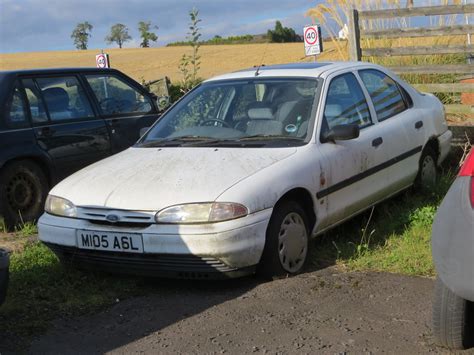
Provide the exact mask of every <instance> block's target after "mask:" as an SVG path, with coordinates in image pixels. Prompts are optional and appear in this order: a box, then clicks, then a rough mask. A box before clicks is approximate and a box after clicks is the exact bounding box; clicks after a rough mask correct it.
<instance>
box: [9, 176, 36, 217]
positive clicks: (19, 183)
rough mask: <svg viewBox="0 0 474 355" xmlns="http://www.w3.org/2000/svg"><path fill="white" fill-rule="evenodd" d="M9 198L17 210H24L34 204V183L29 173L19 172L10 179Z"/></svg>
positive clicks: (12, 206)
mask: <svg viewBox="0 0 474 355" xmlns="http://www.w3.org/2000/svg"><path fill="white" fill-rule="evenodd" d="M7 200H8V203H9V204H10V206H11V208H12V209H13V210H14V211H15V212H17V211H20V212H24V211H26V210H28V209H29V208H30V207H31V206H32V205H34V201H35V190H34V185H33V182H32V181H31V179H30V178H29V177H28V176H27V175H25V174H17V175H15V176H14V177H13V178H12V179H11V180H10V182H9V183H8V185H7Z"/></svg>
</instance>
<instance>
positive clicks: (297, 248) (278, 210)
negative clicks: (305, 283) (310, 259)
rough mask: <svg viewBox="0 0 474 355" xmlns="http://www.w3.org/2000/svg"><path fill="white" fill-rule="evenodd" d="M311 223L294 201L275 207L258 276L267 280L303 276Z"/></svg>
mask: <svg viewBox="0 0 474 355" xmlns="http://www.w3.org/2000/svg"><path fill="white" fill-rule="evenodd" d="M308 240H309V232H308V219H307V216H306V213H305V211H304V209H303V208H302V207H301V206H300V205H299V204H298V203H296V202H294V201H284V202H282V203H281V204H279V205H277V206H276V207H275V210H274V211H273V214H272V217H271V218H270V223H269V225H268V228H267V233H266V240H265V248H264V250H263V255H262V259H261V260H260V264H259V268H258V274H259V275H261V276H263V277H265V278H272V277H278V276H282V275H288V274H290V275H294V274H297V273H298V272H300V271H301V270H302V269H303V267H304V265H305V263H306V259H307V255H308Z"/></svg>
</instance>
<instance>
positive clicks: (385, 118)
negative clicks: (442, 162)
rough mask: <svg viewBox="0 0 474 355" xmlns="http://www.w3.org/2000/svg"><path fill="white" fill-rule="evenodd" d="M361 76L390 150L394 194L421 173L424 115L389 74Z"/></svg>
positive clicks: (362, 72) (364, 72) (364, 73)
mask: <svg viewBox="0 0 474 355" xmlns="http://www.w3.org/2000/svg"><path fill="white" fill-rule="evenodd" d="M359 76H360V78H361V80H362V82H363V84H364V86H365V88H366V89H367V91H368V93H369V95H370V99H371V101H372V103H373V106H374V110H375V114H376V116H377V121H378V122H379V125H380V130H381V131H384V132H386V133H385V134H384V140H385V142H384V144H386V146H387V148H388V149H389V151H388V153H389V155H388V157H387V168H386V169H387V172H388V179H389V180H390V185H391V188H392V189H393V190H400V189H402V188H404V187H406V186H408V185H410V184H411V183H412V182H413V179H414V178H415V176H416V174H417V172H418V161H419V159H420V155H421V150H422V147H423V142H424V139H425V132H424V128H423V125H424V123H423V120H424V119H425V117H424V115H423V112H417V110H415V109H413V108H412V107H410V106H413V105H412V103H411V102H410V100H409V97H407V96H406V95H408V93H405V92H404V91H402V90H403V89H402V88H401V87H400V86H399V85H398V84H397V83H396V82H395V80H394V79H392V78H391V77H389V76H388V75H387V74H385V73H383V72H381V71H379V70H376V69H364V70H360V71H359Z"/></svg>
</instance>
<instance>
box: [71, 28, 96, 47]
mask: <svg viewBox="0 0 474 355" xmlns="http://www.w3.org/2000/svg"><path fill="white" fill-rule="evenodd" d="M92 27H93V26H92V25H91V24H90V23H89V22H87V21H86V22H81V23H78V24H77V25H76V28H75V29H74V30H73V31H72V34H71V38H72V39H73V40H74V45H75V46H76V48H77V49H81V50H82V49H87V42H88V41H89V37H90V36H91V31H92Z"/></svg>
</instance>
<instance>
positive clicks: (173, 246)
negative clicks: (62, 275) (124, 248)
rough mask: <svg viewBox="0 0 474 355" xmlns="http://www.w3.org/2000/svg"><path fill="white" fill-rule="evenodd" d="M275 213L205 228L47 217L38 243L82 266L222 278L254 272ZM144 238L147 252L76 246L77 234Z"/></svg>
mask: <svg viewBox="0 0 474 355" xmlns="http://www.w3.org/2000/svg"><path fill="white" fill-rule="evenodd" d="M271 212H272V211H271V209H268V210H264V211H260V212H257V213H253V214H251V215H249V216H247V217H244V218H239V219H236V220H232V221H227V222H220V223H213V224H202V225H158V224H152V225H150V226H145V227H132V226H125V227H120V226H114V225H112V224H110V225H104V224H98V223H94V222H93V221H89V220H84V219H74V218H65V217H57V216H52V215H50V214H47V213H45V214H44V215H43V216H42V217H41V218H40V220H39V222H38V234H39V239H40V240H41V241H43V242H44V243H45V244H46V245H48V246H49V247H50V248H51V249H52V250H53V251H54V252H55V253H56V254H57V255H58V257H59V258H60V259H62V260H63V261H70V262H72V263H74V264H75V265H77V266H79V267H83V268H94V269H96V270H104V271H107V272H120V273H128V274H134V275H148V276H165V277H182V278H222V277H224V278H225V277H239V276H243V275H245V274H249V273H252V272H253V271H254V270H255V266H256V265H257V264H258V262H259V261H260V258H261V255H262V252H263V248H264V245H265V233H266V229H267V226H268V222H269V220H270V216H271ZM77 230H90V231H97V232H117V233H133V234H137V233H139V234H141V235H142V239H143V253H140V254H136V253H123V252H112V251H101V250H86V249H80V248H78V244H77V239H76V231H77Z"/></svg>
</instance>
